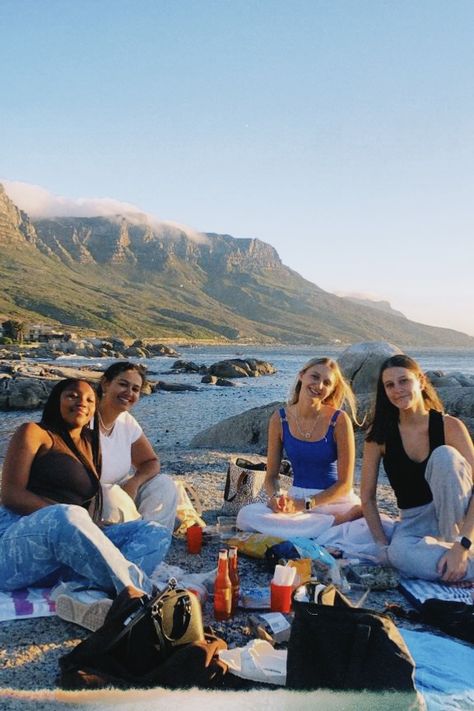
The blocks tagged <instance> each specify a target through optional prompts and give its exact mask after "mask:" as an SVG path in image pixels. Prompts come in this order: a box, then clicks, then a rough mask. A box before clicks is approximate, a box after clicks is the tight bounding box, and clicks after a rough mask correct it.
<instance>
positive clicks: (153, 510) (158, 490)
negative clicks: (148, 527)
mask: <svg viewBox="0 0 474 711" xmlns="http://www.w3.org/2000/svg"><path fill="white" fill-rule="evenodd" d="M126 481H127V479H124V480H123V481H122V482H121V484H124V483H125V482H126ZM102 493H103V513H102V516H103V518H104V520H106V521H110V522H111V523H122V522H127V521H134V520H135V519H139V518H142V519H143V520H144V521H155V522H156V523H160V524H161V525H162V526H164V527H165V528H167V529H168V531H173V530H174V526H175V518H176V506H177V504H178V490H177V488H176V484H175V482H174V479H172V477H170V476H167V475H166V474H158V475H157V476H155V477H153V479H150V480H149V481H147V482H145V484H143V485H142V486H141V487H140V488H139V490H138V494H137V498H136V500H135V501H133V499H132V498H131V497H130V496H129V495H128V494H127V493H126V492H125V491H124V490H123V489H122V488H121V486H120V485H119V484H112V485H103V486H102Z"/></svg>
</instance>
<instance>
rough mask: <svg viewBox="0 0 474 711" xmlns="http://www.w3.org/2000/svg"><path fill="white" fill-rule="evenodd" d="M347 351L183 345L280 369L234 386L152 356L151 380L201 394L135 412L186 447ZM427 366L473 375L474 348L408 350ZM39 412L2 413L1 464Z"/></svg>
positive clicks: (158, 399)
mask: <svg viewBox="0 0 474 711" xmlns="http://www.w3.org/2000/svg"><path fill="white" fill-rule="evenodd" d="M343 350H344V349H343V348H342V347H340V348H338V347H335V346H333V345H332V346H328V347H324V346H319V347H311V346H303V347H295V346H278V347H273V346H255V347H253V346H242V347H238V348H236V346H206V347H204V346H203V347H201V346H199V347H187V348H180V349H179V351H180V354H181V358H182V359H183V360H190V361H194V362H195V363H198V364H201V363H203V364H204V365H207V366H209V365H211V364H212V363H215V362H216V361H218V360H222V359H225V358H235V357H253V358H258V359H261V360H267V361H269V362H270V363H272V364H273V365H274V366H275V367H276V369H277V372H276V373H275V374H274V375H265V376H261V377H259V378H241V379H238V380H235V383H236V386H235V387H216V386H214V385H204V384H201V382H200V381H201V376H200V375H199V374H172V373H170V368H171V365H172V364H173V359H172V358H151V359H147V360H145V361H144V364H145V365H146V366H147V367H148V371H149V375H150V378H151V379H152V380H153V379H156V380H164V381H167V382H176V383H190V384H192V385H196V386H198V387H199V390H198V391H197V392H191V391H184V392H163V391H160V392H157V393H155V394H153V395H150V396H147V397H142V398H141V399H140V401H139V402H138V404H137V405H136V406H135V408H134V411H133V414H134V415H135V417H136V418H137V419H138V421H139V422H140V424H141V425H142V427H143V429H144V430H145V433H146V434H147V436H148V437H149V439H150V441H151V442H152V444H153V446H154V447H155V448H156V449H157V451H164V450H167V451H168V452H169V453H170V452H171V450H176V449H182V448H186V447H187V446H188V445H189V442H190V440H191V438H192V437H193V436H194V435H195V434H197V433H198V432H200V431H201V430H203V429H205V428H206V427H209V426H210V425H212V424H215V423H216V422H219V421H220V420H222V419H224V418H225V417H230V416H231V415H236V414H238V413H240V412H243V411H244V410H247V409H249V408H251V407H258V406H259V405H264V404H267V403H270V402H274V401H282V400H285V399H286V397H287V395H288V392H289V390H290V388H291V385H292V382H293V380H294V378H295V376H296V374H297V372H298V370H299V369H300V368H301V367H302V365H303V364H304V363H305V362H306V361H307V360H309V358H312V357H313V356H330V357H333V358H337V357H338V356H339V355H340V353H341V352H342V351H343ZM409 355H411V356H412V357H414V358H415V359H416V360H418V362H419V363H420V364H421V366H422V367H423V369H424V370H442V371H444V372H445V373H452V372H456V371H460V372H462V373H466V374H467V373H469V374H474V350H466V349H429V348H424V349H414V350H412V351H409ZM55 362H56V364H59V363H60V362H62V363H63V364H67V365H84V364H87V365H88V366H98V367H100V368H103V367H106V366H107V365H108V364H110V363H111V362H113V361H111V360H110V359H86V358H77V359H76V358H75V359H71V358H67V359H64V360H62V359H59V360H58V361H55ZM39 414H40V413H39V411H29V412H19V411H16V412H6V413H1V414H0V466H1V463H2V461H3V457H4V452H5V448H6V444H7V441H8V439H9V438H10V436H11V434H12V433H13V431H14V430H15V429H16V427H18V426H19V425H20V424H21V423H23V422H26V421H28V420H37V419H38V418H39Z"/></svg>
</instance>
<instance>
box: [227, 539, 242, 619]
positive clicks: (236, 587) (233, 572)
mask: <svg viewBox="0 0 474 711" xmlns="http://www.w3.org/2000/svg"><path fill="white" fill-rule="evenodd" d="M229 578H230V583H231V585H232V610H231V614H232V617H233V616H234V615H235V611H236V610H237V605H238V604H239V597H240V576H239V567H238V562H237V548H236V546H231V547H230V548H229Z"/></svg>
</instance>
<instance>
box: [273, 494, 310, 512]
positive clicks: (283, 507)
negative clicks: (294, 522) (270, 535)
mask: <svg viewBox="0 0 474 711" xmlns="http://www.w3.org/2000/svg"><path fill="white" fill-rule="evenodd" d="M268 506H269V507H270V508H271V510H272V511H273V513H298V512H299V511H304V510H305V502H304V499H293V498H292V497H291V496H288V495H287V494H278V495H277V494H274V495H273V496H272V497H271V498H270V499H269V500H268Z"/></svg>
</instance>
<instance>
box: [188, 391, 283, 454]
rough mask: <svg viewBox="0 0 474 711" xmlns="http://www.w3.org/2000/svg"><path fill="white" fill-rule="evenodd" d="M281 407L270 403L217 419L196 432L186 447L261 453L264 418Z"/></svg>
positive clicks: (264, 448) (281, 405) (265, 447)
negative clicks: (210, 425) (223, 418)
mask: <svg viewBox="0 0 474 711" xmlns="http://www.w3.org/2000/svg"><path fill="white" fill-rule="evenodd" d="M283 406H284V405H283V403H279V402H271V403H269V404H268V405H262V406H261V407H253V408H252V409H251V410H246V411H245V412H242V413H241V414H240V415H234V416H233V417H228V418H227V419H225V420H221V422H218V423H217V424H215V425H212V427H208V428H207V429H205V430H203V431H202V432H198V434H197V435H195V436H194V437H193V439H192V440H191V443H190V446H191V447H207V448H209V449H216V448H218V449H229V450H233V451H241V452H258V453H260V454H264V453H265V452H266V450H267V430H268V420H269V419H270V417H271V415H272V413H273V412H275V410H277V409H278V408H279V407H283Z"/></svg>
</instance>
